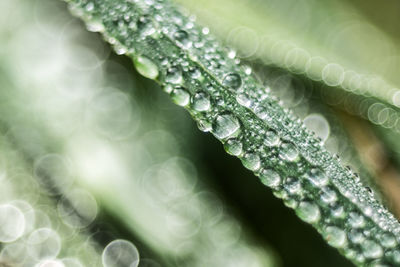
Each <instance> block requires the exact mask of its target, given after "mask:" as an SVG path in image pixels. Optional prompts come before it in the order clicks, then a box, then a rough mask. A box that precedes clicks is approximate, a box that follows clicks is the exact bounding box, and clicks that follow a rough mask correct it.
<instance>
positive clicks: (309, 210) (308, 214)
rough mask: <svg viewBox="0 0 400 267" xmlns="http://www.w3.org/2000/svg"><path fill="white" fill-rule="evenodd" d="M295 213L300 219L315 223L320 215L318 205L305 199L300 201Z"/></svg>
mask: <svg viewBox="0 0 400 267" xmlns="http://www.w3.org/2000/svg"><path fill="white" fill-rule="evenodd" d="M296 213H297V215H298V216H299V217H300V219H302V220H303V221H305V222H308V223H316V222H318V221H319V219H320V217H321V213H320V211H319V208H318V206H317V205H315V204H314V203H311V202H307V201H303V202H300V204H299V206H298V208H297V210H296Z"/></svg>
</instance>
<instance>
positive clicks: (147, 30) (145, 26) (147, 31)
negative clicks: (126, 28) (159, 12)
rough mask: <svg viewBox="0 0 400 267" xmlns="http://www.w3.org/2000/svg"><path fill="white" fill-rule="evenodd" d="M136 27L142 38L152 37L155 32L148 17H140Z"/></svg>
mask: <svg viewBox="0 0 400 267" xmlns="http://www.w3.org/2000/svg"><path fill="white" fill-rule="evenodd" d="M136 25H137V29H138V30H139V33H140V35H141V36H142V37H146V36H148V35H152V34H153V33H155V32H156V29H155V28H154V27H153V22H152V20H151V18H150V17H149V16H142V17H140V18H139V20H138V22H137V24H136Z"/></svg>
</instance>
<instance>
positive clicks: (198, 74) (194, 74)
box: [189, 68, 201, 79]
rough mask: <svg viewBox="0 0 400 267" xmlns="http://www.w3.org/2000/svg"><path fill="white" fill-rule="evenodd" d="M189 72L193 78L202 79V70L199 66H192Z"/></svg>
mask: <svg viewBox="0 0 400 267" xmlns="http://www.w3.org/2000/svg"><path fill="white" fill-rule="evenodd" d="M189 73H190V76H191V77H192V78H193V79H200V77H201V72H200V70H199V69H198V68H190V69H189Z"/></svg>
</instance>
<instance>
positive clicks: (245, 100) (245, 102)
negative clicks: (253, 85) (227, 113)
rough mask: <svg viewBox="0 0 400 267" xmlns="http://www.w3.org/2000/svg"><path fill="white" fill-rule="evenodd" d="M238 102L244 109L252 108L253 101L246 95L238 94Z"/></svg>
mask: <svg viewBox="0 0 400 267" xmlns="http://www.w3.org/2000/svg"><path fill="white" fill-rule="evenodd" d="M236 100H237V102H238V103H239V104H240V105H242V106H244V107H250V106H251V105H252V101H251V99H250V98H249V97H248V95H247V94H245V93H240V94H238V95H237V96H236Z"/></svg>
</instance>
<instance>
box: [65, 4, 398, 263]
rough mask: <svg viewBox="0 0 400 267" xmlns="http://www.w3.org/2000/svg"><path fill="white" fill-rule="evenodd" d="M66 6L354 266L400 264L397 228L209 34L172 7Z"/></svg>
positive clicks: (350, 175) (318, 141)
mask: <svg viewBox="0 0 400 267" xmlns="http://www.w3.org/2000/svg"><path fill="white" fill-rule="evenodd" d="M69 2H70V3H71V9H72V10H73V11H74V12H75V14H77V15H80V16H81V17H83V18H84V19H85V20H86V21H88V22H99V21H100V22H101V23H102V25H103V26H104V35H105V38H106V39H107V40H108V41H109V42H110V43H111V44H113V45H114V46H116V47H118V50H119V51H121V47H125V49H122V51H124V50H125V51H126V53H127V54H128V55H129V56H131V57H132V58H133V59H134V63H135V65H136V67H137V69H138V71H139V72H140V73H142V74H143V75H144V76H146V77H149V78H152V79H156V80H157V81H158V82H159V83H160V84H161V85H162V86H163V88H164V91H165V92H166V93H168V94H170V96H171V98H172V100H173V101H174V102H175V103H176V104H178V105H180V106H183V107H185V108H186V109H187V110H188V111H189V112H190V114H191V115H192V116H193V118H194V119H195V120H196V121H197V123H198V126H199V128H200V130H202V131H210V132H211V133H212V134H213V135H214V136H215V137H216V138H218V139H219V140H220V141H221V142H222V143H223V144H224V147H225V149H226V151H227V152H228V153H229V154H231V155H234V156H237V157H238V158H240V160H241V161H242V163H243V165H244V166H245V167H246V168H248V169H249V170H251V171H253V172H254V173H255V175H257V176H259V177H260V179H261V182H262V183H263V184H265V185H267V186H268V187H270V188H271V189H272V191H273V193H274V194H275V195H276V196H277V197H279V198H282V199H283V201H284V203H285V205H287V206H288V207H291V208H293V209H295V211H296V213H297V214H298V216H299V217H300V218H301V219H302V220H304V221H305V222H308V223H310V224H312V225H313V226H315V227H316V229H317V230H318V231H319V232H320V233H321V234H322V236H323V237H324V238H325V239H326V241H327V242H328V244H330V245H331V246H333V247H336V248H338V249H340V250H341V251H342V252H343V254H344V255H345V256H346V257H348V258H349V259H351V260H352V261H354V262H355V263H357V264H367V263H372V262H374V261H375V260H376V259H378V258H380V260H382V261H383V263H385V264H389V265H390V264H392V265H396V264H400V257H399V255H398V248H399V241H400V225H399V223H398V222H397V220H396V219H395V218H394V217H393V216H392V215H391V214H390V213H389V212H388V211H387V210H386V209H385V208H384V207H383V206H382V205H381V204H380V203H379V202H378V201H377V200H376V199H375V198H374V196H372V195H371V194H369V193H368V190H367V189H366V188H364V187H363V185H362V183H361V182H360V179H359V178H358V177H356V176H355V175H354V174H353V173H352V172H351V171H349V170H347V169H346V168H344V167H343V166H342V165H341V164H340V162H339V160H338V159H337V158H335V157H333V156H332V155H330V154H329V153H328V152H327V151H326V150H325V148H324V147H323V146H322V142H321V139H318V138H316V137H315V136H314V135H313V134H311V132H310V131H309V130H308V129H307V128H306V127H305V125H304V124H303V123H302V122H301V121H300V120H299V119H298V118H296V117H295V116H294V115H293V114H292V113H291V112H290V111H289V110H286V109H285V108H283V107H282V106H281V105H280V103H279V101H278V99H276V98H275V97H274V96H273V95H272V94H271V93H270V92H269V90H267V89H266V88H264V87H263V86H262V85H260V84H259V83H258V82H257V81H256V80H255V78H253V77H252V76H251V75H250V74H251V71H249V70H248V68H243V67H241V66H240V65H239V59H236V58H235V55H234V53H232V52H231V51H226V50H225V49H224V48H223V47H222V46H221V45H219V43H218V42H216V40H215V39H214V38H213V37H211V36H210V35H209V31H208V29H207V28H199V27H197V26H196V25H195V24H194V21H193V18H192V17H189V18H187V17H185V16H183V15H182V14H180V13H179V12H178V11H176V9H175V8H174V7H173V6H172V5H171V4H170V3H169V1H160V0H148V1H140V0H133V1H127V2H122V3H120V2H119V1H101V2H99V1H90V0H71V1H69ZM89 4H90V5H91V6H93V7H91V8H90V9H89V10H88V9H85V7H87V5H89ZM89 24H90V23H89ZM99 28H100V29H103V28H102V27H96V29H99ZM139 59H140V60H139ZM383 237H384V238H383Z"/></svg>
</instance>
